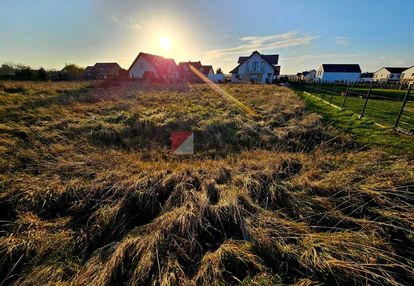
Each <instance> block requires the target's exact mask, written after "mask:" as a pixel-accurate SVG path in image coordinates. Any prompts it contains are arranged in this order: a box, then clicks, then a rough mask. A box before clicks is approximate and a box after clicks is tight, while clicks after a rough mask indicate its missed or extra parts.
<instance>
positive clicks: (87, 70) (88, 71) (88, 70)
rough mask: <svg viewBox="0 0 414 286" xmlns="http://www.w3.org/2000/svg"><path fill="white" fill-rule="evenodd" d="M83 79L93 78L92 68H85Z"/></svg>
mask: <svg viewBox="0 0 414 286" xmlns="http://www.w3.org/2000/svg"><path fill="white" fill-rule="evenodd" d="M83 77H84V78H87V79H88V78H94V77H95V74H94V66H87V67H86V68H85V72H84V73H83Z"/></svg>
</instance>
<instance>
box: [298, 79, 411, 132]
mask: <svg viewBox="0 0 414 286" xmlns="http://www.w3.org/2000/svg"><path fill="white" fill-rule="evenodd" d="M340 89H341V88H337V89H336V91H337V92H336V93H335V94H334V95H333V96H332V94H333V93H332V92H331V91H332V90H333V89H331V88H328V89H324V90H325V91H323V90H322V89H319V90H317V89H316V88H308V89H306V90H307V91H309V92H310V93H312V94H314V95H315V96H318V97H320V98H322V99H324V100H326V101H328V102H332V104H334V105H336V106H339V107H342V103H343V100H344V96H342V95H340V94H339V90H340ZM342 90H343V91H345V90H346V88H345V87H342ZM364 92H365V93H366V91H364ZM381 92H382V93H390V94H392V96H393V97H396V96H398V97H397V98H401V100H388V99H383V98H382V99H378V98H375V95H376V94H378V93H377V91H376V90H373V91H372V94H373V96H372V98H370V99H369V101H368V103H367V107H366V109H365V112H364V115H365V116H367V117H368V118H371V119H373V120H374V121H376V122H378V123H380V124H383V125H386V126H390V127H392V126H394V124H395V121H396V119H397V115H398V113H399V111H400V109H401V106H402V98H404V95H405V92H406V91H399V90H381ZM397 92H399V94H398V93H397ZM413 100H414V93H412V94H411V96H410V101H408V102H407V104H406V107H405V108H404V112H403V114H402V116H401V119H400V122H399V127H401V128H403V129H405V130H408V131H411V132H414V101H413ZM364 104H365V96H363V95H359V96H355V94H351V96H349V97H348V98H347V99H346V103H345V108H346V109H348V110H351V111H352V112H354V113H355V114H357V115H360V114H361V111H362V108H363V107H364Z"/></svg>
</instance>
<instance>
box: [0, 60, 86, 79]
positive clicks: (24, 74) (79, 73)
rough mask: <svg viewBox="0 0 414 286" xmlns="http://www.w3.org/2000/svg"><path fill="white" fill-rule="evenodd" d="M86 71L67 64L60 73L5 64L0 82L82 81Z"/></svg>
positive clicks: (0, 73)
mask: <svg viewBox="0 0 414 286" xmlns="http://www.w3.org/2000/svg"><path fill="white" fill-rule="evenodd" d="M84 72H85V69H84V68H82V67H80V66H78V65H76V64H66V65H65V67H64V68H63V69H61V70H60V71H56V70H46V69H44V68H43V67H41V68H39V69H33V68H31V67H30V66H26V65H21V64H13V63H4V64H2V65H1V66H0V80H25V81H48V80H52V81H61V80H62V81H63V80H78V79H82V77H83V75H84Z"/></svg>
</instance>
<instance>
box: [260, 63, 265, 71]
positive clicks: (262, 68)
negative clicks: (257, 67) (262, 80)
mask: <svg viewBox="0 0 414 286" xmlns="http://www.w3.org/2000/svg"><path fill="white" fill-rule="evenodd" d="M264 66H265V63H264V62H262V67H261V70H262V71H264Z"/></svg>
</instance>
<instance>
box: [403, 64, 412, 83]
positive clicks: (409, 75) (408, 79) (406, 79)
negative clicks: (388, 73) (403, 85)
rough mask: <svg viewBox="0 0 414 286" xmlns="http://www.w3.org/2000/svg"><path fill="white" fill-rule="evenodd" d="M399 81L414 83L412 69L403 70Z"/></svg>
mask: <svg viewBox="0 0 414 286" xmlns="http://www.w3.org/2000/svg"><path fill="white" fill-rule="evenodd" d="M401 81H403V82H410V83H414V67H411V68H409V69H407V70H405V71H404V72H403V73H402V74H401Z"/></svg>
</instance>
